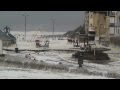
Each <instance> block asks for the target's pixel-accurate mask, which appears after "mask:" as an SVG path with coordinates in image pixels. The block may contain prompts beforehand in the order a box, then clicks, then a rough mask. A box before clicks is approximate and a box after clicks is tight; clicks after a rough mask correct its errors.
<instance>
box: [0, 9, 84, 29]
mask: <svg viewBox="0 0 120 90" xmlns="http://www.w3.org/2000/svg"><path fill="white" fill-rule="evenodd" d="M23 14H28V15H29V17H27V30H39V29H40V30H47V31H52V22H51V21H50V20H49V19H51V18H55V19H56V21H55V31H69V30H74V29H75V28H77V27H78V26H79V25H81V24H83V22H84V11H26V12H23V11H0V29H2V28H3V27H4V26H5V25H8V26H10V27H11V29H12V30H24V17H23V16H22V15H23Z"/></svg>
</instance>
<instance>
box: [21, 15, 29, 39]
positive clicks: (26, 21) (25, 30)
mask: <svg viewBox="0 0 120 90" xmlns="http://www.w3.org/2000/svg"><path fill="white" fill-rule="evenodd" d="M22 16H24V17H25V40H26V22H27V16H29V15H22Z"/></svg>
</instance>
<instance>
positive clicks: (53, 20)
mask: <svg viewBox="0 0 120 90" xmlns="http://www.w3.org/2000/svg"><path fill="white" fill-rule="evenodd" d="M50 20H51V21H52V22H53V35H52V38H53V36H54V32H55V26H54V25H55V20H56V19H50Z"/></svg>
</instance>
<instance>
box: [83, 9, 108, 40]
mask: <svg viewBox="0 0 120 90" xmlns="http://www.w3.org/2000/svg"><path fill="white" fill-rule="evenodd" d="M106 16H107V12H106V11H86V12H85V31H86V33H88V36H89V37H90V38H91V39H93V40H94V39H95V38H96V39H97V38H98V39H99V37H101V36H105V35H106V32H107V28H106V27H107V25H106V20H107V18H106Z"/></svg>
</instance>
